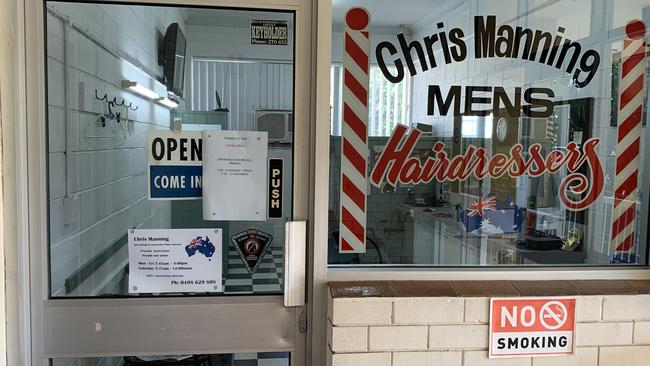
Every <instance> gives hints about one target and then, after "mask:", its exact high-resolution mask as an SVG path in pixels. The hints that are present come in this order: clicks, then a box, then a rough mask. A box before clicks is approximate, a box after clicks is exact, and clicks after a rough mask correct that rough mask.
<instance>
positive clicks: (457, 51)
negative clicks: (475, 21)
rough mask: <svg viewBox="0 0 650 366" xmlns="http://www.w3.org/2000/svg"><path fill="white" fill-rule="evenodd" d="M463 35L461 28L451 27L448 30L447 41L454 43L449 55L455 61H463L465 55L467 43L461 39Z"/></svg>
mask: <svg viewBox="0 0 650 366" xmlns="http://www.w3.org/2000/svg"><path fill="white" fill-rule="evenodd" d="M464 36H465V34H463V30H462V29H460V28H452V29H451V30H450V31H449V41H450V42H451V43H453V44H454V47H452V48H451V57H453V58H454V61H456V62H461V61H464V60H465V58H466V57H467V45H466V44H465V41H463V39H462V38H463V37H464Z"/></svg>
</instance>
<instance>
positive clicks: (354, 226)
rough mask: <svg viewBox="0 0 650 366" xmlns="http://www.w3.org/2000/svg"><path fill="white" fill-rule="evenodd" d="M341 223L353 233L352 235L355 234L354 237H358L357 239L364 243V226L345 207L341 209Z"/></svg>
mask: <svg viewBox="0 0 650 366" xmlns="http://www.w3.org/2000/svg"><path fill="white" fill-rule="evenodd" d="M341 222H342V223H343V225H345V227H347V228H348V229H349V230H350V231H351V232H352V234H354V236H356V237H357V239H359V240H360V241H361V242H364V239H365V232H364V229H363V226H362V225H361V224H360V223H359V221H357V219H355V218H354V216H352V214H351V213H350V211H348V210H347V209H346V208H345V206H343V207H341Z"/></svg>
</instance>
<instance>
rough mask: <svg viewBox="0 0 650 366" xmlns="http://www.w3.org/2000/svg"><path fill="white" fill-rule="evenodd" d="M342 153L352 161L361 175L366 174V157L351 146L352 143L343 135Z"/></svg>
mask: <svg viewBox="0 0 650 366" xmlns="http://www.w3.org/2000/svg"><path fill="white" fill-rule="evenodd" d="M343 155H344V156H345V157H346V158H347V159H348V161H349V162H350V163H352V165H353V166H354V167H355V168H356V169H357V171H358V172H359V174H361V176H363V177H365V176H366V159H364V157H363V156H362V155H361V154H359V152H358V151H357V150H355V148H354V147H352V144H351V143H350V142H349V141H348V140H347V139H346V138H345V137H344V138H343Z"/></svg>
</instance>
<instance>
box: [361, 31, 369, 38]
mask: <svg viewBox="0 0 650 366" xmlns="http://www.w3.org/2000/svg"><path fill="white" fill-rule="evenodd" d="M361 34H363V36H364V37H366V38H368V39H370V33H368V32H367V31H366V32H361Z"/></svg>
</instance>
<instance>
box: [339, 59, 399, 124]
mask: <svg viewBox="0 0 650 366" xmlns="http://www.w3.org/2000/svg"><path fill="white" fill-rule="evenodd" d="M369 75H370V85H369V89H368V90H369V91H368V95H369V100H368V110H369V113H368V116H369V119H370V120H369V125H368V135H370V136H389V135H390V133H391V131H392V130H393V128H394V127H395V124H396V123H400V121H402V122H403V121H406V120H407V118H408V117H407V116H408V100H409V85H408V79H406V80H404V81H402V82H399V83H395V84H394V83H391V82H389V81H388V80H386V78H385V77H384V75H383V74H382V73H381V70H379V67H378V66H377V65H371V66H370V73H369ZM342 81H343V67H342V65H332V70H331V85H332V88H331V89H330V106H331V112H332V115H331V120H332V127H331V133H332V135H334V136H340V135H341V121H342V118H343V112H342V88H343V84H342Z"/></svg>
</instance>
